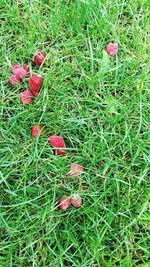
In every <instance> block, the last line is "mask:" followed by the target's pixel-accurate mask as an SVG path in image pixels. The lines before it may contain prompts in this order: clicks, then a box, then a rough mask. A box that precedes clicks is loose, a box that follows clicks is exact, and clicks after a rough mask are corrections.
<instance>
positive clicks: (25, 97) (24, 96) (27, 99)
mask: <svg viewBox="0 0 150 267" xmlns="http://www.w3.org/2000/svg"><path fill="white" fill-rule="evenodd" d="M20 99H21V101H22V103H23V104H25V105H27V104H29V103H31V102H32V100H33V95H32V93H31V92H30V91H29V90H25V91H23V92H22V93H21V94H20Z"/></svg>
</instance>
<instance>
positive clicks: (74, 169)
mask: <svg viewBox="0 0 150 267" xmlns="http://www.w3.org/2000/svg"><path fill="white" fill-rule="evenodd" d="M70 169H71V170H70V172H69V174H70V175H71V176H78V175H80V174H82V173H83V172H84V168H83V166H81V165H79V164H72V165H71V168H70Z"/></svg>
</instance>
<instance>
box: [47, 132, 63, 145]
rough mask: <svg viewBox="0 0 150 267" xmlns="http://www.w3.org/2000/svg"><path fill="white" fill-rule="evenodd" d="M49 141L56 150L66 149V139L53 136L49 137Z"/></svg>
mask: <svg viewBox="0 0 150 267" xmlns="http://www.w3.org/2000/svg"><path fill="white" fill-rule="evenodd" d="M48 141H49V142H50V144H51V146H53V147H55V148H64V147H65V141H64V138H63V137H61V136H59V135H52V136H50V137H49V139H48Z"/></svg>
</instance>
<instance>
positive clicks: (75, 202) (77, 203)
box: [71, 194, 82, 208]
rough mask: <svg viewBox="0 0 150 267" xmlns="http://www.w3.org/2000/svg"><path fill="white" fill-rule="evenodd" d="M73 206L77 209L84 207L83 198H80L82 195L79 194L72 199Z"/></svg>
mask: <svg viewBox="0 0 150 267" xmlns="http://www.w3.org/2000/svg"><path fill="white" fill-rule="evenodd" d="M71 204H72V205H73V206H74V207H75V208H79V207H81V205H82V198H81V197H80V195H78V194H74V195H73V196H72V198H71Z"/></svg>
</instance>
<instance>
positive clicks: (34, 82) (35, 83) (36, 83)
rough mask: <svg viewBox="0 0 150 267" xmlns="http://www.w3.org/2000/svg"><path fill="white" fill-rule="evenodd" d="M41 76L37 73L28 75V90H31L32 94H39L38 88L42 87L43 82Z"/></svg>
mask: <svg viewBox="0 0 150 267" xmlns="http://www.w3.org/2000/svg"><path fill="white" fill-rule="evenodd" d="M43 80H44V79H43V78H41V77H40V76H38V75H37V74H35V73H33V74H32V76H31V77H30V81H29V84H30V90H31V91H32V93H33V95H34V96H38V95H39V93H38V92H39V90H40V88H41V87H42V84H43Z"/></svg>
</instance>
